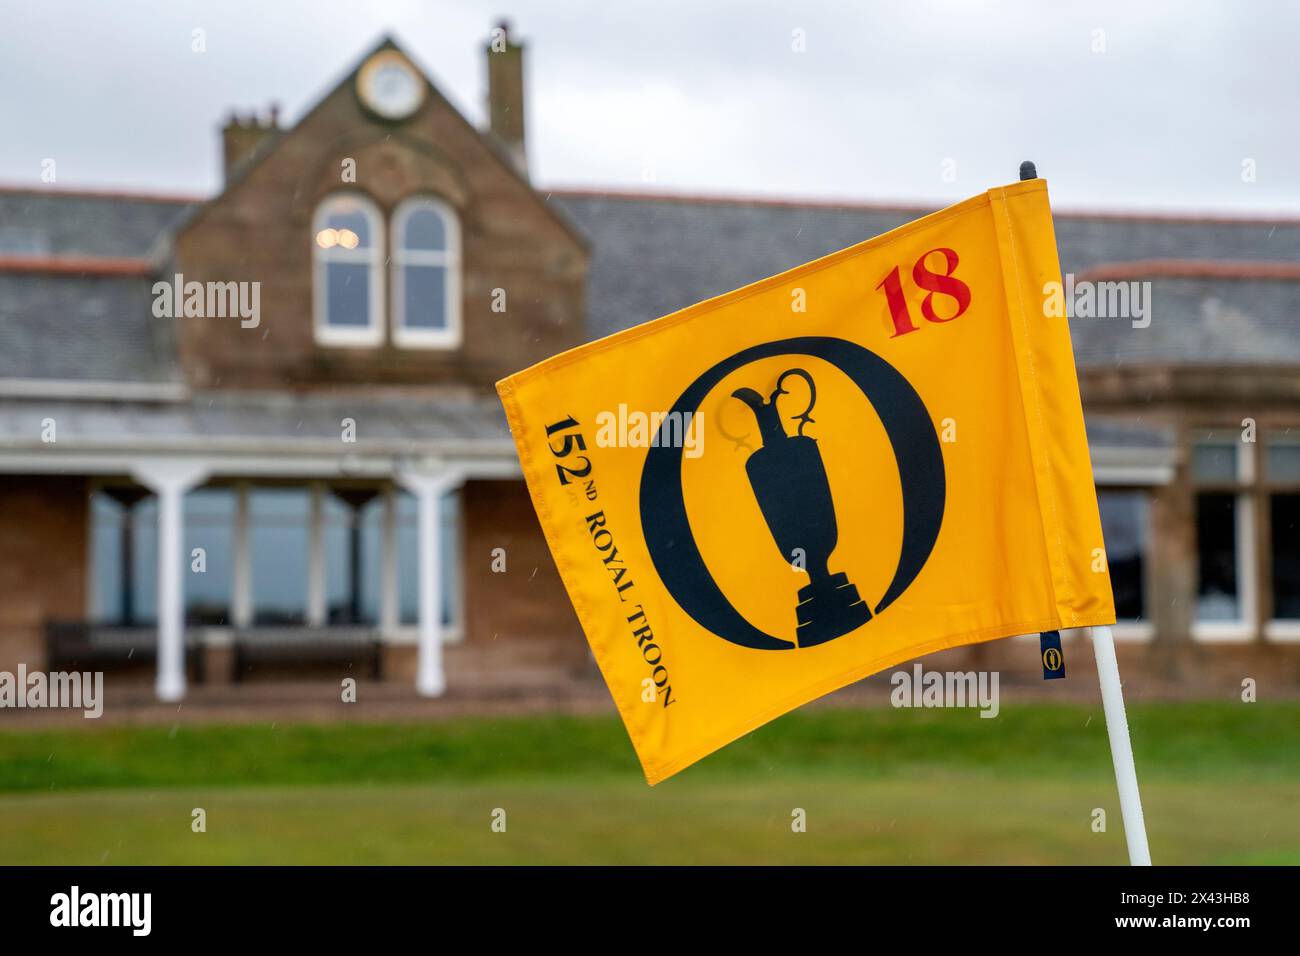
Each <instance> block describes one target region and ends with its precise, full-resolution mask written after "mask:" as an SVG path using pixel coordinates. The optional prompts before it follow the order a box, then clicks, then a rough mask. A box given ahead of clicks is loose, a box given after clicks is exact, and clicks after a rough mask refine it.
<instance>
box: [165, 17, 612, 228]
mask: <svg viewBox="0 0 1300 956" xmlns="http://www.w3.org/2000/svg"><path fill="white" fill-rule="evenodd" d="M384 50H394V51H396V52H397V53H400V54H401V55H402V56H403V57H405V59H406V60H407V61H408V62H409V63H410V64H411V65H412V66H413V67H414V68H415V69H416V71H417V72H419V74H420V76H421V77H422V78H423V79H424V82H425V83H426V84H427V85H428V88H429V92H430V94H431V96H432V98H433V99H434V100H436V101H437V102H439V103H441V104H442V105H443V107H445V108H446V110H447V111H448V112H449V113H450V114H451V115H452V116H454V117H455V118H456V119H457V120H458V121H459V122H460V123H461V125H463V126H464V128H465V129H466V130H467V131H468V132H469V133H470V134H471V135H472V136H474V138H476V139H477V140H478V141H479V142H480V143H481V144H482V145H483V147H484V148H485V149H486V150H487V153H488V154H489V155H490V157H491V159H492V161H493V162H494V163H496V165H497V166H498V167H499V168H500V169H501V170H502V171H503V172H505V173H506V174H507V175H509V176H510V177H511V178H513V179H515V180H517V181H518V182H519V183H520V185H522V186H523V187H524V188H525V189H526V190H527V191H528V193H529V194H530V195H532V196H534V197H535V198H536V199H537V201H538V203H539V204H541V205H542V206H543V208H545V209H546V211H547V212H548V213H549V214H550V216H551V218H552V219H554V220H555V221H556V222H557V223H559V225H560V226H561V227H562V228H563V229H564V230H565V232H567V233H568V234H569V236H570V237H571V238H572V239H573V240H574V242H576V243H578V245H579V246H582V247H584V248H585V247H586V244H587V237H586V236H585V235H584V234H583V233H582V232H581V231H580V230H578V229H577V228H576V227H575V226H574V224H573V223H572V221H571V220H570V219H569V218H568V217H567V216H566V215H565V214H564V212H563V211H561V210H557V209H555V208H553V207H551V206H549V205H548V204H546V203H545V202H544V201H543V200H542V198H541V197H540V196H538V195H537V193H536V192H535V190H534V189H533V185H532V183H531V182H529V180H528V178H527V177H525V176H524V175H523V174H521V173H520V172H519V170H518V169H517V168H516V167H515V165H514V163H513V162H512V161H511V159H510V155H509V153H508V152H507V150H506V149H505V147H504V146H503V145H502V144H501V143H500V141H498V140H497V138H496V137H495V136H493V135H492V134H491V133H490V132H487V131H484V130H481V129H479V128H478V127H476V126H475V125H474V124H473V123H471V122H470V121H469V120H467V119H466V118H465V115H464V114H463V113H461V111H460V110H459V109H457V108H456V104H454V103H453V102H452V101H451V100H449V99H448V98H447V97H446V95H445V94H444V93H443V92H442V90H440V89H439V88H438V84H436V83H435V82H434V81H433V79H432V78H431V76H430V75H429V71H428V70H426V69H424V67H422V66H421V65H420V63H419V62H418V61H417V60H416V59H415V57H413V56H412V55H411V54H410V53H408V52H407V51H406V50H404V49H403V48H402V47H401V46H399V45H398V43H397V41H396V40H394V39H393V38H392V37H391V36H388V35H385V36H384V37H382V38H381V39H380V41H379V43H378V44H376V45H375V46H374V47H371V48H370V49H369V50H367V51H366V52H365V54H363V55H362V56H361V57H360V58H359V59H358V60H357V61H356V63H355V64H354V65H353V66H352V68H351V69H350V70H348V72H347V73H346V75H344V76H343V77H342V78H341V79H340V80H339V81H338V82H337V83H334V84H333V85H332V86H330V87H329V89H328V90H326V91H325V93H324V94H323V95H322V96H321V97H320V98H319V99H318V100H317V101H316V102H315V104H313V105H312V107H311V108H310V109H308V110H307V112H306V113H304V114H303V115H302V116H301V117H300V118H299V119H298V121H297V122H296V123H294V124H293V126H290V127H287V128H284V129H273V130H270V131H268V133H267V135H266V137H265V138H264V139H263V140H262V141H261V142H259V143H258V144H257V146H256V147H255V148H254V150H253V152H252V153H251V155H249V156H248V157H246V158H245V159H244V160H243V161H242V162H240V163H238V164H236V166H235V168H234V169H232V170H230V171H228V173H227V174H226V178H225V180H224V185H223V186H222V189H221V191H220V192H219V193H217V195H215V196H213V197H212V199H210V200H209V201H207V202H206V203H203V204H201V205H199V206H197V207H195V208H194V209H191V210H189V211H188V212H187V213H186V215H185V216H184V217H183V218H182V219H181V221H180V222H179V223H178V224H177V225H176V227H175V230H174V231H175V232H176V233H178V234H179V233H180V232H183V231H184V230H186V229H188V228H189V227H190V226H191V225H193V224H194V223H195V222H197V221H198V220H199V219H201V218H202V216H203V214H204V212H205V211H206V210H207V209H209V208H211V207H212V206H213V205H215V204H216V203H218V202H219V201H220V200H221V197H222V196H224V195H225V194H226V193H228V192H231V191H232V190H234V189H236V188H238V186H239V184H240V183H241V182H243V181H244V180H245V179H247V178H248V176H249V175H250V174H251V173H252V172H253V170H255V169H256V168H257V167H258V166H260V165H261V164H262V163H264V162H265V161H266V160H267V159H268V158H269V157H271V156H272V155H274V154H275V152H276V150H277V148H278V147H279V146H280V144H281V143H282V142H284V141H285V140H286V139H288V138H290V137H291V136H293V135H294V133H295V132H296V131H297V130H298V129H299V128H300V127H301V126H302V125H303V124H304V123H306V122H307V120H309V119H310V118H311V116H312V114H313V113H315V112H316V111H317V110H319V109H320V108H321V107H322V106H324V105H325V103H326V102H328V101H329V100H330V99H331V98H333V97H334V95H335V94H336V93H338V92H339V90H340V89H343V88H351V87H352V86H353V85H354V84H355V83H356V80H357V74H358V73H359V72H360V71H361V68H362V66H364V65H365V63H366V61H367V60H369V59H370V58H371V57H372V56H374V55H375V54H376V53H380V52H382V51H384ZM398 125H400V124H398Z"/></svg>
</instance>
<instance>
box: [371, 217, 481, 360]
mask: <svg viewBox="0 0 1300 956" xmlns="http://www.w3.org/2000/svg"><path fill="white" fill-rule="evenodd" d="M427 209H431V210H432V211H434V212H436V213H437V214H438V216H439V217H440V218H441V219H442V225H443V230H444V233H445V235H446V237H447V244H446V247H445V248H444V249H442V250H441V251H434V250H427V249H416V250H411V249H407V248H406V247H405V244H404V243H403V241H402V234H403V232H404V231H405V229H406V224H407V220H409V219H410V218H411V216H412V215H413V214H414V213H415V212H418V211H421V210H427ZM389 250H390V255H389V270H388V279H389V282H390V283H391V284H392V290H393V297H392V310H391V312H392V315H391V329H392V342H393V344H394V345H396V346H398V347H399V348H413V349H444V350H445V349H456V348H459V347H460V345H461V342H462V340H463V320H462V315H461V236H460V217H459V216H458V215H457V214H456V210H455V208H454V207H453V206H452V205H451V204H450V203H448V202H446V201H445V200H443V199H440V198H439V197H437V196H434V195H430V194H427V193H421V194H417V195H413V196H408V197H406V198H405V199H403V200H402V201H401V202H400V203H398V204H397V206H396V207H395V208H394V209H393V213H392V220H391V223H390V226H389ZM406 266H441V267H442V268H443V270H444V275H445V277H446V281H445V283H444V286H443V288H444V294H445V296H446V301H445V302H444V305H445V307H446V320H447V321H446V324H445V325H444V326H443V328H440V329H420V328H416V329H413V328H408V327H407V325H406V314H405V310H406V296H405V293H406V289H405V282H404V276H405V272H404V270H405V267H406Z"/></svg>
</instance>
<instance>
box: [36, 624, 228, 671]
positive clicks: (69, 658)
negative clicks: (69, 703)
mask: <svg viewBox="0 0 1300 956" xmlns="http://www.w3.org/2000/svg"><path fill="white" fill-rule="evenodd" d="M45 660H46V667H48V668H49V669H50V670H52V671H64V670H91V671H103V670H115V669H120V668H125V667H135V666H138V665H145V666H148V665H153V664H156V663H157V660H158V628H157V627H150V626H142V625H135V624H96V623H93V622H91V621H49V622H47V623H46V626H45ZM185 663H186V665H187V667H189V668H191V669H192V670H193V672H194V674H195V679H196V680H198V681H200V682H201V681H202V680H203V646H202V644H201V643H200V642H199V639H198V636H197V635H196V634H193V633H187V634H186V635H185Z"/></svg>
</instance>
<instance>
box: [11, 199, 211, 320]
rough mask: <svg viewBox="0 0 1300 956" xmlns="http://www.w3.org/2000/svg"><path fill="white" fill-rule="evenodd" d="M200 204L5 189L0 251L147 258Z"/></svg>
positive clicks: (33, 254) (44, 254)
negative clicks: (155, 246)
mask: <svg viewBox="0 0 1300 956" xmlns="http://www.w3.org/2000/svg"><path fill="white" fill-rule="evenodd" d="M195 205H196V204H195V203H193V202H187V201H185V200H180V199H168V198H150V197H135V196H122V195H117V194H103V195H97V194H93V193H70V192H56V191H53V190H52V191H50V192H27V191H20V190H4V189H0V256H12V255H27V256H66V257H82V256H89V257H93V256H100V257H104V258H133V257H135V258H144V257H147V256H148V255H149V254H150V253H151V252H152V251H153V249H154V245H155V243H157V242H158V241H159V240H160V239H165V238H167V237H168V236H170V234H171V232H172V230H174V229H175V228H176V227H177V226H178V225H179V224H180V222H181V220H182V219H183V218H184V217H185V216H186V215H188V214H189V212H190V211H191V210H192V209H193V208H194V206H195ZM0 305H3V300H0Z"/></svg>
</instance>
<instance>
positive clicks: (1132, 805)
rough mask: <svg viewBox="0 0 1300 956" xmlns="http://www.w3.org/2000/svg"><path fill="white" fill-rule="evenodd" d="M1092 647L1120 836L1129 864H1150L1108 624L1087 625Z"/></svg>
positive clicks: (1148, 848) (1122, 693)
mask: <svg viewBox="0 0 1300 956" xmlns="http://www.w3.org/2000/svg"><path fill="white" fill-rule="evenodd" d="M1088 630H1089V631H1091V632H1092V650H1093V653H1095V654H1096V655H1097V679H1098V680H1099V681H1100V682H1101V703H1102V707H1103V708H1104V709H1105V711H1106V732H1107V734H1109V736H1110V757H1111V760H1112V761H1113V762H1114V764H1115V785H1116V787H1118V788H1119V811H1120V814H1121V815H1122V816H1123V817H1124V839H1126V840H1127V841H1128V861H1129V863H1130V864H1132V865H1133V866H1150V865H1151V848H1150V847H1148V846H1147V825H1146V821H1145V820H1143V819H1142V797H1141V796H1140V795H1139V794H1138V778H1137V768H1136V767H1135V766H1134V765H1133V744H1132V742H1131V741H1130V740H1129V737H1128V715H1127V714H1125V713H1124V691H1123V690H1122V689H1121V688H1120V683H1119V663H1118V662H1117V661H1116V660H1115V636H1114V635H1113V634H1111V631H1110V628H1109V627H1091V628H1089V629H1088Z"/></svg>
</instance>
